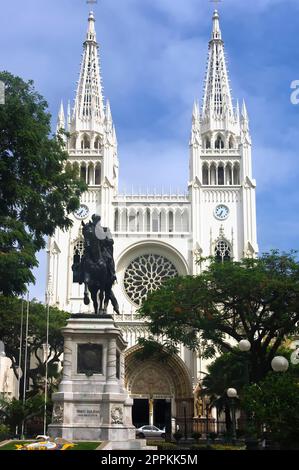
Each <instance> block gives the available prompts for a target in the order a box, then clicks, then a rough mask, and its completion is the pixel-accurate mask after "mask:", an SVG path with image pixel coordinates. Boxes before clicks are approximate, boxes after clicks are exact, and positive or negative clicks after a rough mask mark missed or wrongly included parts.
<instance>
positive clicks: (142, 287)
mask: <svg viewBox="0 0 299 470" xmlns="http://www.w3.org/2000/svg"><path fill="white" fill-rule="evenodd" d="M177 275H178V272H177V269H176V268H175V266H174V265H173V264H172V262H171V261H169V260H168V259H167V258H165V257H164V256H161V255H152V254H149V255H141V256H138V258H136V259H134V261H132V262H131V263H130V264H129V266H128V267H127V269H126V271H125V276H124V287H125V290H126V293H127V295H128V296H129V297H130V299H131V300H132V301H133V302H134V303H135V304H137V305H141V303H142V302H143V300H145V299H146V297H147V294H148V293H150V292H153V291H155V290H157V289H159V287H161V285H162V284H163V282H165V281H166V280H167V279H170V278H173V277H176V276H177Z"/></svg>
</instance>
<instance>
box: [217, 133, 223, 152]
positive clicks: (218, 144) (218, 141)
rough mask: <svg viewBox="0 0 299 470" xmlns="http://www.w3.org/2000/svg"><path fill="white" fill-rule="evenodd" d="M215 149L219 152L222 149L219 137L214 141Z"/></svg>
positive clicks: (221, 141)
mask: <svg viewBox="0 0 299 470" xmlns="http://www.w3.org/2000/svg"><path fill="white" fill-rule="evenodd" d="M215 148H216V149H219V150H220V149H224V142H223V139H222V137H221V135H218V137H217V139H216V142H215Z"/></svg>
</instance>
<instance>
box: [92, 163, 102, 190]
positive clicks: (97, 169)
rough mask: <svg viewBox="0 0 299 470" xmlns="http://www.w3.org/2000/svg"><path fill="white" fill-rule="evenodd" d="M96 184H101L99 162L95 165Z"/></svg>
mask: <svg viewBox="0 0 299 470" xmlns="http://www.w3.org/2000/svg"><path fill="white" fill-rule="evenodd" d="M94 184H96V185H99V184H101V165H100V164H99V163H97V164H96V167H95V172H94Z"/></svg>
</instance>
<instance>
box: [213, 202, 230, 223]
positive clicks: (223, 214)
mask: <svg viewBox="0 0 299 470" xmlns="http://www.w3.org/2000/svg"><path fill="white" fill-rule="evenodd" d="M214 215H215V217H216V219H218V220H225V219H227V218H228V216H229V208H228V207H227V206H225V205H224V204H219V206H217V207H216V209H215V211H214Z"/></svg>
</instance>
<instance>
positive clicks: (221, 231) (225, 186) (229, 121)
mask: <svg viewBox="0 0 299 470" xmlns="http://www.w3.org/2000/svg"><path fill="white" fill-rule="evenodd" d="M229 83H230V82H229V77H228V71H227V64H226V59H225V52H224V42H223V40H222V34H221V29H220V25H219V14H218V12H217V10H215V12H214V15H213V28H212V36H211V39H210V42H209V53H208V63H207V71H206V78H205V85H204V98H203V104H202V109H201V110H200V109H199V106H198V104H197V102H195V103H194V107H193V115H192V130H191V140H190V183H189V193H190V199H191V212H192V237H193V253H194V256H193V273H194V274H195V273H198V271H199V269H200V266H199V265H198V264H196V257H197V256H198V255H201V256H216V257H218V258H219V259H221V260H223V259H227V258H231V259H232V258H233V259H235V260H239V259H240V258H242V257H244V256H255V255H256V253H257V251H258V246H257V235H256V208H255V187H256V183H255V180H254V179H252V169H251V138H250V133H249V120H248V114H247V110H246V106H245V103H244V102H243V107H242V112H241V116H240V111H239V105H238V103H237V104H236V107H233V102H232V97H231V90H230V85H229Z"/></svg>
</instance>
